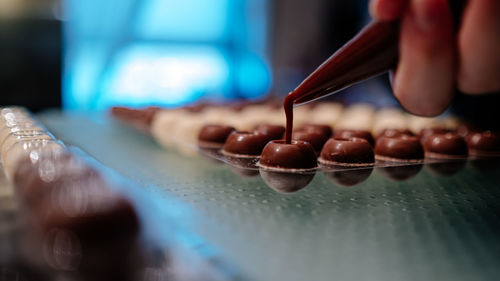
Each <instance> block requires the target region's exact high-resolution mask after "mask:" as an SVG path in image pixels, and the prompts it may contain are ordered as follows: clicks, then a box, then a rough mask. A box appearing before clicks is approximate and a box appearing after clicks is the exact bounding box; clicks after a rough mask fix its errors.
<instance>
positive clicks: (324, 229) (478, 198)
mask: <svg viewBox="0 0 500 281" xmlns="http://www.w3.org/2000/svg"><path fill="white" fill-rule="evenodd" d="M39 118H40V119H41V121H42V122H43V123H44V124H45V125H46V126H47V127H48V128H49V129H50V131H51V132H53V133H54V134H55V135H56V136H57V137H58V138H60V139H62V140H64V141H65V142H67V143H68V144H73V145H76V146H78V147H80V148H81V149H82V150H84V151H86V152H87V153H89V154H90V155H92V156H93V157H94V158H96V159H97V160H98V161H100V162H101V163H103V164H104V165H106V166H108V167H110V168H112V169H114V170H115V171H117V172H118V173H120V174H122V175H124V176H125V177H127V178H129V179H131V180H133V181H135V182H137V183H139V184H140V185H141V186H142V187H143V188H144V191H145V192H148V193H152V194H154V196H155V198H157V199H158V200H159V201H158V202H160V204H161V202H164V208H163V209H161V210H162V211H164V212H168V213H170V215H173V216H174V217H175V218H176V220H177V223H178V224H179V225H180V226H182V227H183V228H184V229H187V230H189V231H190V232H192V233H194V234H196V235H197V237H201V238H202V239H203V240H204V241H205V242H204V243H207V244H208V245H209V246H210V247H209V248H210V249H213V250H214V251H215V253H213V256H217V258H218V259H222V260H225V261H228V264H232V265H233V266H234V270H235V271H237V272H239V273H240V275H241V276H244V277H245V279H249V280H357V281H359V280H385V281H388V280H455V281H457V280H496V279H497V278H498V276H500V267H499V266H498V265H499V264H500V218H499V210H500V208H499V207H500V167H499V166H498V165H496V166H494V165H491V164H488V165H486V168H488V169H487V171H478V170H477V169H474V168H473V167H472V165H471V164H470V163H468V164H467V165H466V166H465V167H464V168H463V169H462V170H460V171H459V172H458V173H456V174H454V175H451V176H439V175H436V174H434V173H432V172H430V171H429V169H427V167H424V168H423V169H422V171H421V172H420V173H419V174H418V175H416V176H415V177H413V178H411V179H409V180H407V181H401V182H398V181H394V180H391V179H388V178H386V177H384V175H383V173H381V171H379V170H375V171H374V172H373V173H372V175H371V176H370V178H369V179H368V180H366V181H365V182H363V183H361V184H360V185H358V186H355V187H351V188H346V187H341V186H337V185H335V184H333V183H331V182H330V181H329V180H328V179H327V177H326V176H325V175H323V174H321V173H318V174H317V175H316V176H315V178H314V180H313V182H312V183H311V184H310V185H309V186H308V187H306V188H305V189H303V190H301V191H299V192H296V193H293V194H280V193H276V192H275V191H273V190H271V189H269V188H268V187H267V186H266V185H265V184H264V182H263V181H262V179H261V178H260V177H251V178H242V177H239V176H238V175H236V174H234V173H233V172H231V170H230V169H228V167H227V166H225V165H223V164H216V163H214V162H211V161H210V160H207V159H204V158H203V157H200V156H195V157H187V156H183V155H180V154H178V153H177V152H175V151H169V150H165V149H163V148H161V147H160V146H158V145H157V144H155V143H154V142H153V140H151V139H150V138H149V137H147V136H144V135H142V134H140V133H138V132H135V131H134V130H133V129H130V128H128V127H126V126H124V125H123V124H121V123H119V122H115V121H113V120H110V119H109V118H108V117H107V116H105V115H101V114H91V115H89V114H76V113H60V112H46V113H44V114H40V115H39ZM171 200H175V201H178V202H182V206H183V207H182V208H177V207H175V206H172V205H171V203H170V202H171ZM150 217H151V218H152V219H153V220H154V219H155V218H156V217H157V218H158V219H157V222H156V223H157V224H160V225H161V224H162V221H161V217H162V215H161V214H155V213H151V214H150Z"/></svg>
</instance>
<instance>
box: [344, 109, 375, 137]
mask: <svg viewBox="0 0 500 281" xmlns="http://www.w3.org/2000/svg"><path fill="white" fill-rule="evenodd" d="M374 114H375V109H374V108H373V106H371V105H368V104H357V105H353V106H350V107H348V108H347V109H345V110H344V112H343V114H342V115H341V116H340V118H339V120H338V122H337V124H336V125H335V129H352V130H366V131H371V129H372V125H373V124H372V123H373V118H374Z"/></svg>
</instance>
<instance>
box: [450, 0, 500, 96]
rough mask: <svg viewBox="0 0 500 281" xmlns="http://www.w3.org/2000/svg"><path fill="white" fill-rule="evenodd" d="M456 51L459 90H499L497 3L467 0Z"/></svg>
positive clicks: (499, 5)
mask: <svg viewBox="0 0 500 281" xmlns="http://www.w3.org/2000/svg"><path fill="white" fill-rule="evenodd" d="M458 51H459V57H460V67H459V71H458V87H459V89H460V90H461V91H463V92H466V93H471V94H480V93H488V92H495V91H500V1H498V0H469V4H468V6H467V8H466V10H465V13H464V16H463V19H462V26H461V29H460V33H459V36H458Z"/></svg>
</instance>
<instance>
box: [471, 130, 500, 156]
mask: <svg viewBox="0 0 500 281" xmlns="http://www.w3.org/2000/svg"><path fill="white" fill-rule="evenodd" d="M466 140H467V144H468V146H469V153H470V154H471V155H482V156H490V155H491V156H496V155H500V133H498V132H492V131H484V132H481V133H471V134H469V135H468V136H467V138H466Z"/></svg>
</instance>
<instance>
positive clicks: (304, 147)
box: [259, 140, 317, 170]
mask: <svg viewBox="0 0 500 281" xmlns="http://www.w3.org/2000/svg"><path fill="white" fill-rule="evenodd" d="M259 166H260V167H265V168H271V169H293V170H295V169H314V168H316V166H317V160H316V154H315V152H314V148H313V147H312V145H311V144H309V143H307V142H305V141H297V140H294V141H292V143H291V144H287V143H285V141H283V140H277V141H271V142H269V143H268V144H267V145H266V147H265V148H264V150H263V151H262V155H261V157H260V161H259Z"/></svg>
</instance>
